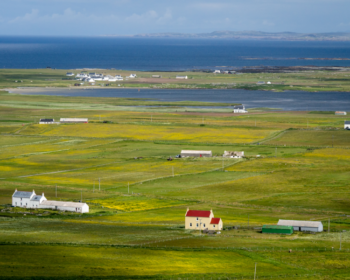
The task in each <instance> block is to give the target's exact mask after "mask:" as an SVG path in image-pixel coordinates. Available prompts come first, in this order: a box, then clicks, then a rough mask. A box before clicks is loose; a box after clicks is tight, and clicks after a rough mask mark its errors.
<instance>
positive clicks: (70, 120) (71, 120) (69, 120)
mask: <svg viewBox="0 0 350 280" xmlns="http://www.w3.org/2000/svg"><path fill="white" fill-rule="evenodd" d="M88 122H89V120H88V119H87V118H60V123H88Z"/></svg>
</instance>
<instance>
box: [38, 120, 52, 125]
mask: <svg viewBox="0 0 350 280" xmlns="http://www.w3.org/2000/svg"><path fill="white" fill-rule="evenodd" d="M54 123H55V120H54V119H40V121H39V124H54Z"/></svg>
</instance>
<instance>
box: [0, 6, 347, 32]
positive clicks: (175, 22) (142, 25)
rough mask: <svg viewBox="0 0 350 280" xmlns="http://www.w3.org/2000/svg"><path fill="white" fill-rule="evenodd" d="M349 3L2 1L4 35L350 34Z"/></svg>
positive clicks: (0, 22)
mask: <svg viewBox="0 0 350 280" xmlns="http://www.w3.org/2000/svg"><path fill="white" fill-rule="evenodd" d="M349 11H350V0H212V1H209V0H200V1H199V0H0V35H29V36H99V35H133V34H142V33H162V32H179V33H209V32H213V31H223V30H229V31H248V30H253V31H265V32H284V31H290V32H300V33H310V32H312V33H314V32H316V33H321V32H350V16H349Z"/></svg>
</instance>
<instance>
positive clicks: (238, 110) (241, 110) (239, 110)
mask: <svg viewBox="0 0 350 280" xmlns="http://www.w3.org/2000/svg"><path fill="white" fill-rule="evenodd" d="M233 113H248V111H246V109H245V107H244V105H243V104H242V105H237V106H234V107H233Z"/></svg>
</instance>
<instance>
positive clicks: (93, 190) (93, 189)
mask: <svg viewBox="0 0 350 280" xmlns="http://www.w3.org/2000/svg"><path fill="white" fill-rule="evenodd" d="M92 192H93V193H94V192H95V182H94V186H93V188H92Z"/></svg>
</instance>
